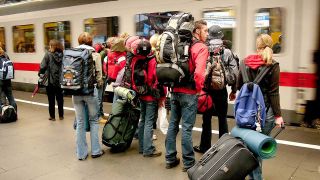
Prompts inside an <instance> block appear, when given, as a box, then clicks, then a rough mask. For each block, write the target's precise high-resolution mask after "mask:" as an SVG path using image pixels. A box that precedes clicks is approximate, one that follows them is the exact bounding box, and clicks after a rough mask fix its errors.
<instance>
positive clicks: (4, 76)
mask: <svg viewBox="0 0 320 180" xmlns="http://www.w3.org/2000/svg"><path fill="white" fill-rule="evenodd" d="M8 79H14V67H13V63H12V61H11V60H10V59H9V58H8V57H6V56H0V80H8Z"/></svg>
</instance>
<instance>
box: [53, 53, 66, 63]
mask: <svg viewBox="0 0 320 180" xmlns="http://www.w3.org/2000/svg"><path fill="white" fill-rule="evenodd" d="M51 54H52V57H53V59H54V60H55V61H56V62H61V61H62V57H63V53H62V52H54V53H51Z"/></svg>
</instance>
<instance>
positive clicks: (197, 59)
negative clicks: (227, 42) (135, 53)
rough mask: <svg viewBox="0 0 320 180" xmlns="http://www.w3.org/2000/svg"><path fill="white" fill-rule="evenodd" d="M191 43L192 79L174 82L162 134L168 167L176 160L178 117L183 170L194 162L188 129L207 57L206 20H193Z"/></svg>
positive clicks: (178, 161)
mask: <svg viewBox="0 0 320 180" xmlns="http://www.w3.org/2000/svg"><path fill="white" fill-rule="evenodd" d="M193 33H194V39H193V45H192V46H191V47H190V59H189V62H188V63H189V72H190V74H192V75H193V77H194V78H193V79H192V80H190V82H188V83H184V84H178V85H175V87H174V88H173V92H172V96H171V117H170V118H171V119H170V123H169V128H168V132H167V137H166V142H165V145H166V168H167V169H170V168H173V167H175V166H177V165H178V164H179V163H180V159H179V158H177V149H176V137H177V134H178V131H179V122H180V119H182V137H181V138H182V140H181V145H182V158H183V166H184V167H183V169H182V171H184V172H186V171H187V170H188V169H189V168H191V167H192V166H193V165H194V163H195V158H194V152H193V148H192V146H193V145H192V128H193V126H194V123H195V120H196V114H197V105H198V97H197V95H198V94H200V91H201V89H202V87H203V82H204V73H203V72H204V71H205V67H206V60H207V58H208V48H207V46H206V45H205V44H204V42H205V41H206V40H207V37H208V27H207V23H206V22H205V21H203V20H200V21H196V22H195V28H194V31H193Z"/></svg>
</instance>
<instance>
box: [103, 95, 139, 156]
mask: <svg viewBox="0 0 320 180" xmlns="http://www.w3.org/2000/svg"><path fill="white" fill-rule="evenodd" d="M139 118H140V110H139V109H138V108H137V107H135V106H134V105H132V104H131V103H130V102H128V101H126V100H117V101H116V102H115V104H114V105H113V107H112V114H111V117H110V119H109V121H108V122H107V123H106V124H105V126H104V128H103V132H102V143H103V144H104V145H106V146H108V147H111V152H114V153H117V152H123V151H125V150H126V149H128V148H129V147H130V145H131V142H132V139H133V136H134V133H135V131H136V129H137V126H138V122H139Z"/></svg>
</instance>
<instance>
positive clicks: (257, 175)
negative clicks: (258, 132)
mask: <svg viewBox="0 0 320 180" xmlns="http://www.w3.org/2000/svg"><path fill="white" fill-rule="evenodd" d="M274 122H275V117H274V114H273V111H272V109H271V107H270V108H269V109H268V111H267V117H266V121H265V124H264V127H263V128H262V134H265V135H267V136H268V135H270V133H271V131H272V129H273V128H274V127H275V123H274ZM256 158H257V159H258V161H259V167H257V168H256V169H254V170H253V171H252V172H251V173H250V174H249V179H254V180H262V159H261V158H260V157H256Z"/></svg>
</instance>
